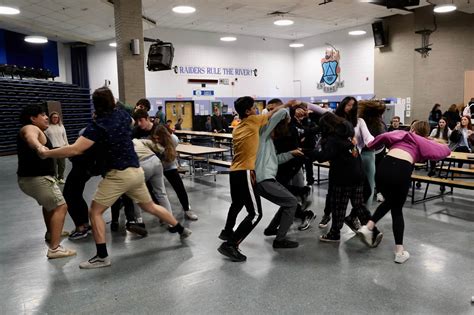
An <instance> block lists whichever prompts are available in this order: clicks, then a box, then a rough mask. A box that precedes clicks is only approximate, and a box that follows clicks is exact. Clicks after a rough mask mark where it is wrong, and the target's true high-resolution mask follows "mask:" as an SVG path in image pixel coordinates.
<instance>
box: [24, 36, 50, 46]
mask: <svg viewBox="0 0 474 315" xmlns="http://www.w3.org/2000/svg"><path fill="white" fill-rule="evenodd" d="M25 42H28V43H32V44H46V43H47V42H48V39H47V38H46V37H44V36H37V35H32V36H25Z"/></svg>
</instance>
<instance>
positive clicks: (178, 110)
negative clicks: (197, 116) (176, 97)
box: [165, 101, 194, 130]
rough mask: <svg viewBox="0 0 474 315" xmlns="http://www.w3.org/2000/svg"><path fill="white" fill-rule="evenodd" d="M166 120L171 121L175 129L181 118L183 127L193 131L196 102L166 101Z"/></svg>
mask: <svg viewBox="0 0 474 315" xmlns="http://www.w3.org/2000/svg"><path fill="white" fill-rule="evenodd" d="M165 110H166V120H171V122H172V123H171V125H172V126H173V127H174V125H175V124H176V122H177V121H178V119H179V118H183V123H182V124H181V127H182V128H183V129H187V130H192V129H193V118H194V101H165Z"/></svg>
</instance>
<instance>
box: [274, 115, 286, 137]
mask: <svg viewBox="0 0 474 315" xmlns="http://www.w3.org/2000/svg"><path fill="white" fill-rule="evenodd" d="M289 133H290V117H289V116H285V118H284V119H283V120H281V121H280V122H279V123H278V124H277V125H276V126H275V128H273V132H272V139H273V140H275V139H280V138H283V137H285V136H287V135H288V134H289Z"/></svg>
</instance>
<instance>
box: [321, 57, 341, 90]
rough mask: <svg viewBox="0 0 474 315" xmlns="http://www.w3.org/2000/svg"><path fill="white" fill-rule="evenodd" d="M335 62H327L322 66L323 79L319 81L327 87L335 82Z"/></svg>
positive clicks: (336, 63)
mask: <svg viewBox="0 0 474 315" xmlns="http://www.w3.org/2000/svg"><path fill="white" fill-rule="evenodd" d="M337 65H338V62H337V61H327V62H324V63H323V64H322V66H323V77H322V80H321V81H324V83H326V84H327V85H332V84H333V83H334V82H336V80H337V73H336V69H337Z"/></svg>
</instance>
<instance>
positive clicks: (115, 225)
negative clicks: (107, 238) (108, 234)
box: [110, 221, 119, 232]
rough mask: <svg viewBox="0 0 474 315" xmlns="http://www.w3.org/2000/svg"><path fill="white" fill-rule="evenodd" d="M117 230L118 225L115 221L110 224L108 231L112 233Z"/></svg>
mask: <svg viewBox="0 0 474 315" xmlns="http://www.w3.org/2000/svg"><path fill="white" fill-rule="evenodd" d="M118 229H119V223H118V222H115V221H112V222H110V230H111V231H112V232H117V231H118Z"/></svg>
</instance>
